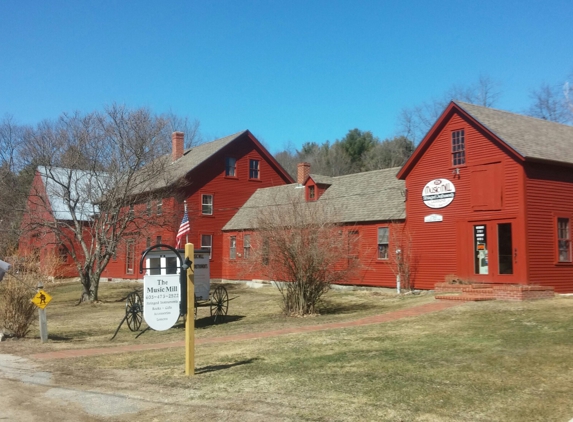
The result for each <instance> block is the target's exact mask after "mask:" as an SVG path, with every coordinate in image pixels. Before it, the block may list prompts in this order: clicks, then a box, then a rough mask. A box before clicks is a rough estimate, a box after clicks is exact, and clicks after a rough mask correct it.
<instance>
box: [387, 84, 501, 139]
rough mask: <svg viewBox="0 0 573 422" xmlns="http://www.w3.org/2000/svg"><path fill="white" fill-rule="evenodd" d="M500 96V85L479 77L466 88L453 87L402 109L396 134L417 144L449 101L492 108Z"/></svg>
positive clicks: (460, 86)
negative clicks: (439, 94)
mask: <svg viewBox="0 0 573 422" xmlns="http://www.w3.org/2000/svg"><path fill="white" fill-rule="evenodd" d="M500 96H501V90H500V84H499V83H498V82H496V81H495V80H493V79H492V78H490V77H489V76H487V75H480V77H479V78H478V80H477V82H476V83H474V84H470V85H468V86H463V85H453V86H452V87H451V88H450V89H448V90H447V91H446V92H445V93H444V95H443V96H441V97H439V98H434V99H432V100H430V101H425V102H423V103H421V104H419V105H415V106H414V107H410V108H404V109H402V110H401V111H400V114H399V116H398V132H399V134H400V135H402V136H405V137H406V138H408V139H410V140H412V141H413V142H414V143H415V144H417V143H419V142H420V141H421V140H422V139H423V137H424V136H425V135H426V133H428V131H429V130H430V128H431V127H432V125H433V124H434V123H435V122H436V120H438V117H440V115H441V114H442V113H443V111H444V110H445V108H446V107H447V105H448V104H449V102H450V101H452V100H460V101H464V102H467V103H471V104H476V105H481V106H484V107H492V106H494V105H495V104H496V103H497V101H498V99H499V98H500Z"/></svg>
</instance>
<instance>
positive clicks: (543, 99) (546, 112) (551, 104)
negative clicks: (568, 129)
mask: <svg viewBox="0 0 573 422" xmlns="http://www.w3.org/2000/svg"><path fill="white" fill-rule="evenodd" d="M529 97H530V98H531V100H532V103H531V106H530V107H529V109H527V111H526V113H527V114H528V115H530V116H533V117H537V118H540V119H544V120H549V121H551V122H557V123H564V124H567V123H571V122H573V119H572V116H573V113H571V110H570V109H569V105H570V104H568V85H567V84H566V85H565V86H559V85H549V84H546V83H544V84H542V85H541V86H540V87H539V88H537V89H534V90H532V91H531V92H530V94H529Z"/></svg>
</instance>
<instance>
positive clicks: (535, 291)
mask: <svg viewBox="0 0 573 422" xmlns="http://www.w3.org/2000/svg"><path fill="white" fill-rule="evenodd" d="M439 287H440V288H439V289H436V293H437V295H436V296H435V298H436V299H440V300H461V301H465V302H477V301H484V300H517V301H521V300H536V299H550V298H552V297H554V295H555V293H554V289H553V287H549V286H534V285H507V284H470V285H467V284H466V285H459V284H458V285H455V288H453V289H451V290H450V289H449V287H448V286H444V285H443V284H442V285H440V286H439ZM448 293H449V294H448Z"/></svg>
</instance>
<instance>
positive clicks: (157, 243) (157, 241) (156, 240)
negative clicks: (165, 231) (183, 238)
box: [155, 236, 161, 245]
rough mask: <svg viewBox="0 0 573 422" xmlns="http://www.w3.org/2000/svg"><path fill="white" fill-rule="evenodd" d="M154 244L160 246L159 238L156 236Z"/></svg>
mask: <svg viewBox="0 0 573 422" xmlns="http://www.w3.org/2000/svg"><path fill="white" fill-rule="evenodd" d="M155 244H156V245H161V236H157V237H156V238H155Z"/></svg>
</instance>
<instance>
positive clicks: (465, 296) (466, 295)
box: [435, 293, 495, 302]
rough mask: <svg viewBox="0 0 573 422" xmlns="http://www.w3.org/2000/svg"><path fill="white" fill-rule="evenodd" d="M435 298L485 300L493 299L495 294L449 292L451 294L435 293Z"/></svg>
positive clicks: (467, 300)
mask: <svg viewBox="0 0 573 422" xmlns="http://www.w3.org/2000/svg"><path fill="white" fill-rule="evenodd" d="M435 298H436V299H439V300H459V301H463V302H481V301H485V300H495V296H494V295H493V294H491V295H479V294H475V293H462V294H459V295H457V294H451V295H437V296H435Z"/></svg>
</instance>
